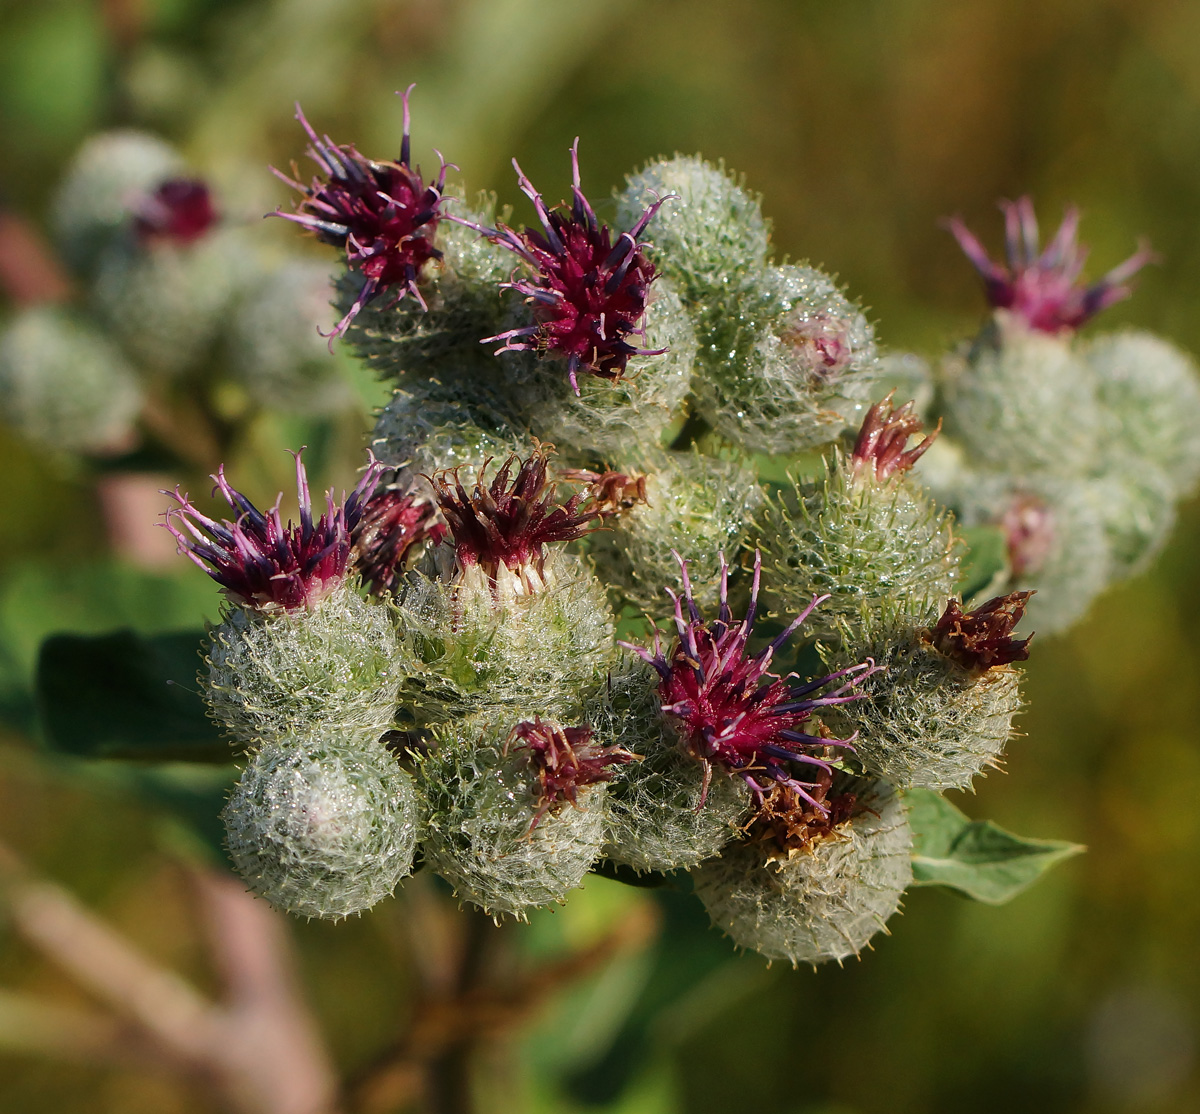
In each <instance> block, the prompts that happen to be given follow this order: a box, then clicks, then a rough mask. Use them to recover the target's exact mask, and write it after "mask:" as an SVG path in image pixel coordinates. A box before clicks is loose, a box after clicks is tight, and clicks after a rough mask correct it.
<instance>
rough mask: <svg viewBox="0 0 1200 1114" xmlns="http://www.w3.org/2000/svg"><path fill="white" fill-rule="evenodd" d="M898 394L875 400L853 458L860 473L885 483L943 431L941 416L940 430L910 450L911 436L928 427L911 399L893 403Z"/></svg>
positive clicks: (856, 443)
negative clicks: (897, 404) (900, 404)
mask: <svg viewBox="0 0 1200 1114" xmlns="http://www.w3.org/2000/svg"><path fill="white" fill-rule="evenodd" d="M895 393H896V392H895V391H892V392H891V393H890V394H889V395H888V396H887V398H885V399H881V400H880V401H879V402H877V403H875V405H874V406H872V407H871V409H870V410H868V411H867V416H866V417H865V418H864V419H863V424H862V428H861V429H860V430H859V431H858V439H857V440H856V441H855V442H854V452H853V453H852V454H851V458H850V459H851V460H852V461H853V467H854V471H855V474H856V475H857V474H862V473H866V474H867V475H873V476H874V477H875V479H876V480H879V481H880V482H882V481H884V480H887V479H890V478H891V477H892V476H895V475H897V474H898V473H903V472H907V471H908V470H909V469H910V468H911V467H912V466H913V465H914V464H916V463H917V461H918V460H920V459H921V457H922V456H923V455H924V453H925V452H926V450H927V449H928V448H929V446H930V445H932V444H933V442H934V440H935V439H936V438H937V435H938V434H939V433H940V432H941V431H942V422H941V419H940V418H939V419H938V424H937V429H935V430H934V431H933V432H932V433H927V434H926V435H925V437H924V438H923V439H922V440H921V441H919V442H918V443H917V444H915V445H914V446H913V447H912V448H911V449H906V448H905V446H906V445H907V444H908V439H909V438H910V437H912V436H914V435H915V434H918V433H921V432H923V431H924V428H925V427H924V426H923V425H922V423H921V419H920V418H918V417H917V412H916V409H915V407H914V406H913V404H912V403H911V402H906V403H905V404H904V405H903V406H901V407H900V408H899V409H896V408H895V407H894V406H893V405H892V395H894V394H895Z"/></svg>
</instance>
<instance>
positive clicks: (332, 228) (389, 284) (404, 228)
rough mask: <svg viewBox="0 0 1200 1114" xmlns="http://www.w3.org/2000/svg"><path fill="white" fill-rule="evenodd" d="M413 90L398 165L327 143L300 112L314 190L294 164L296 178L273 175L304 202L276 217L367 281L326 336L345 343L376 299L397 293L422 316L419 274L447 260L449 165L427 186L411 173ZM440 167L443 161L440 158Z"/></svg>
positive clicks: (417, 173) (415, 171) (418, 174)
mask: <svg viewBox="0 0 1200 1114" xmlns="http://www.w3.org/2000/svg"><path fill="white" fill-rule="evenodd" d="M412 90H413V87H412V86H411V85H410V86H409V87H408V89H407V90H406V91H405V92H404V93H403V94H402V95H403V97H404V137H403V139H402V140H401V143H400V160H399V162H373V161H372V160H370V159H367V158H364V157H363V156H362V155H360V154H359V153H358V151H357V150H355V148H354V147H352V146H339V145H338V144H336V143H334V142H333V140H332V139H330V138H329V136H325V137H324V138H322V137H320V136H318V135H317V133H316V132H315V131H314V130H313V128H312V126H311V125H310V124H309V122H308V121H307V120H306V119H305V117H304V113H303V112H302V111H301V110H300V106H299V105H296V119H297V120H299V121H300V123H301V125H302V126H303V128H304V130H305V132H307V134H308V138H309V140H310V143H309V147H308V157H309V158H310V159H312V160H313V162H315V163H316V164H317V166H318V167H319V168H320V173H319V174H318V175H317V176H316V177H314V178H313V181H312V185H311V186H305V185H303V184H301V182H300V181H299V174H300V171H299V170H298V169H297V168H296V166H295V165H294V164H293V167H292V177H290V178H289V177H288V176H287V175H286V174H282V173H281V172H280V171H278V170H276V169H275V168H274V167H272V168H271V170H272V172H273V173H274V174H275V175H276V177H278V178H279V179H280V180H281V181H282V182H284V183H285V184H287V185H289V186H291V188H292V189H294V190H297V191H299V192H300V193H301V194H303V195H304V199H303V200H302V201H300V202H299V204H298V205H297V206H296V211H295V212H294V213H284V212H279V211H276V212H275V213H273V214H269V215H272V216H279V217H283V218H284V220H290V221H295V222H296V223H297V224H299V225H301V226H303V227H304V228H306V229H308V231H310V232H311V233H313V235H315V236H316V237H317V239H318V240H320V241H321V242H322V243H326V244H333V245H334V246H335V247H339V248H343V249H344V250H345V252H346V263H347V265H348V266H349V267H350V269H351V270H353V271H358V272H359V274H361V275H362V277H363V280H364V281H363V286H362V289H361V290H360V291H359V293H358V297H357V298H356V299H355V301H354V304H353V305H352V306H351V307H350V311H349V312H348V313H347V314H346V316H345V317H343V318H342V319H341V321H339V322H338V323H337V325H336V326H334V329H333V332H332V333H330V334H329V336H330V340H331V343H332V338H333V337H338V336H341V335H342V334H343V333H345V331H346V330H347V329H348V328H349V327H350V323H351V322H352V321H353V320H354V318H355V317H357V316H358V313H359V311H360V310H361V309H362V308H363V306H365V305H366V304H367V303H368V302H369V301H371V299H372V298H374V297H375V296H376V295H378V294H382V293H384V292H385V291H394V292H395V298H394V300H393V302H392V304H393V305H395V303H396V302H399V301H401V300H402V299H403V298H404V297H405V296H406V295H411V296H412V297H413V298H414V299H416V301H417V302H418V303H419V304H420V305H421V308H422V309H424V308H425V300H424V298H422V297H421V291H420V288H419V287H418V285H417V283H418V280H419V279H420V277H421V269H422V268H423V267H424V266H425V264H426V263H428V262H429V260H431V259H440V258H441V257H442V253H441V252H440V251H438V249H437V248H435V247H434V246H433V237H434V233H435V232H436V230H437V225H438V221H439V220H441V219H442V218H443V217H444V216H445V214H444V213H443V212H442V206H443V205H444V204H445V198H444V197H443V193H444V191H445V188H446V170H447V169H448V168H449V166H450V165H451V164H449V163H447V162H446V161H445V160H444V159H442V163H441V169H440V171H439V173H438V177H437V179H436V181H431V182H430V183H429V184H428V185H426V184H425V180H424V179H423V178H422V177H421V171H420V168H419V167H418V168H416V169H414V168H413V167H412V166H410V165H409V123H410V121H409V111H408V98H409V94H410V93H411V92H412ZM438 158H439V159H441V155H440V154H439V155H438Z"/></svg>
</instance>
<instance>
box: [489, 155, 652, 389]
mask: <svg viewBox="0 0 1200 1114" xmlns="http://www.w3.org/2000/svg"><path fill="white" fill-rule="evenodd" d="M513 167H514V168H515V169H516V172H517V181H518V183H519V184H520V187H521V192H522V193H524V194H525V196H526V197H528V198H529V199H530V200H531V201H532V202H533V205H534V208H535V209H536V210H537V215H538V219H539V220H540V221H541V224H542V230H541V231H540V232H539V231H538V230H536V229H533V228H526V229H525V231H524V232H516V231H514V230H513V229H511V228H509V227H508V226H507V225H503V224H497V225H496V227H495V228H483V227H480V226H478V225H471V227H473V228H476V229H477V231H479V232H482V233H483V234H484V235H485V236H487V237H488V238H489V239H491V240H493V241H494V242H495V243H497V244H500V245H501V246H502V247H505V248H507V249H508V250H509V251H511V252H513V253H514V254H515V255H517V256H518V257H519V258H520V259H521V260H522V261H523V262H524V264H525V267H526V270H527V274H526V276H525V277H524V278H516V277H514V278H513V280H512V281H511V282H506V283H504V284H502V285H503V286H504V287H506V288H507V289H510V290H515V291H517V292H518V293H520V294H523V295H525V301H526V302H527V303H528V304H529V305H531V306H532V307H533V317H534V324H532V325H528V326H525V327H524V328H520V329H510V330H509V331H508V332H504V333H499V334H497V335H496V336H493V337H485V338H484V340H483V341H482V342H481V343H483V344H489V343H492V342H493V341H503V342H504V343H503V345H502V346H501V347H500V348H499V349H497V352H505V351H535V352H540V353H541V354H542V355H544V356H557V357H559V358H561V359H564V360H566V362H567V372H568V375H569V377H570V380H571V386H572V387H574V388H575V393H576V394H578V393H579V381H578V374H579V372H581V371H582V372H586V373H587V374H589V375H595V376H599V377H600V378H601V379H620V378H621V377H622V376H623V375H624V374H625V368H626V365H627V364H628V363H629V358H630V357H631V356H656V355H659V354H660V353H661V352H664V351H666V349H657V348H656V349H648V348H638V347H636V346H635V345H633V344H631V343H630V342H629V338H630V337H631V336H639V337H641V338H642V339H643V341H644V340H645V329H644V326H643V324H642V322H643V318H644V317H645V313H646V305H647V303H648V301H649V297H650V284H651V283H652V282H653V281H654V280H655V279H656V278H657V277H658V275H657V273H656V272H655V269H654V265H653V264H652V263H651V262H650V260H649V259H647V258H646V255H645V252H644V251H643V248H645V247H646V244H645V243H644V242H643V241H641V240H639V239H638V237H639V236H641V234H642V233H643V232H644V231H645V229H646V225H647V224H649V223H650V221H651V219H652V218H653V217H654V214H655V213H657V212H658V210H659V208H660V207H661V206H662V204H663V202H665V201H666V200H667V198H665V197H664V198H661V199H660V200H658V201H656V202H654V204H653V205H651V206H650V208H648V209H646V210H645V211H644V212H643V213H642V215H641V217H639V218H638V221H637V223H636V224H635V225H634V226H633V228H631V229H630V230H629V231H628V232H622V233H621V234H620V235H618V236H617V238H616V243H615V244H614V243H613V234H612V231H611V230H610V229H609V227H608V225H606V224H601V223H600V222H599V221H598V220H597V218H596V214H595V213H594V212H593V211H592V206H591V205H590V204H589V202H588V199H587V198H586V197H584V195H583V190H582V189H580V186H579V140H578V139H576V140H575V143H574V144H573V145H572V147H571V191H572V194H573V197H574V200H573V201H572V203H571V206H570V208H568V207H567V205H566V202H563V203H562V204H561V205H559V206H558V207H557V208H555V209H552V210H551V209H547V208H546V205H545V202H543V200H542V195H541V194H540V193H538V191H537V190H536V189H534V187H533V184H532V183H531V182H530V181H529V179H528V178H527V177H525V174H524V172H523V171H522V170H521V168H520V166H519V165H518V164H517V161H516V159H513Z"/></svg>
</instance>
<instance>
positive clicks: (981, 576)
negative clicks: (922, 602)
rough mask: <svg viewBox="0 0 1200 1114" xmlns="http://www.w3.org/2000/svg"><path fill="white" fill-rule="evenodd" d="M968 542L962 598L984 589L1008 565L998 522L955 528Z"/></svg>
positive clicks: (962, 582)
mask: <svg viewBox="0 0 1200 1114" xmlns="http://www.w3.org/2000/svg"><path fill="white" fill-rule="evenodd" d="M958 535H959V537H961V538H962V540H963V541H964V542H966V544H967V555H966V556H965V557H964V558H963V563H962V580H961V582H960V584H959V589H960V591H961V592H962V598H963V599H964V600H969V599H970V598H971V597H972V596H974V595H976V594H978V593H980V592H982V591H983V590H984V589H986V588H987V587H988V586H989V585H990V584H991V583H992V582H993V581H994V580H996V578H997V577H998V576H999V575H1000V574H1001V573H1003V572H1005V570H1007V568H1008V538H1007V537H1006V536H1005V534H1004V531H1003V530H1001V529H1000V528H999V527H998V526H968V527H965V528H963V529H960V530H959V531H958Z"/></svg>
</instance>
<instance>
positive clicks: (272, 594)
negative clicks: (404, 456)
mask: <svg viewBox="0 0 1200 1114" xmlns="http://www.w3.org/2000/svg"><path fill="white" fill-rule="evenodd" d="M303 452H304V450H303V449H301V450H300V452H298V453H295V454H293V455H294V456H295V458H296V487H297V489H298V492H299V497H300V524H299V525H298V526H297V525H293V524H292V522H291V521H290V520H289V521H288V524H287V525H286V526H284V524H283V520H282V518H281V517H280V514H279V503H280V500H282V498H283V496H282V494H281V495H280V496H279V499H277V500H276V501H275V506H273V507H272V508H271V509H270V510H269V511H268V512H266V513H265V514H264V513H263V512H262V511H260V510H259V509H258V508H257V507H256V506H255V505H254V504H253V503H251V502H250V500H249V499H247V498H246V496H244V495H243V494H242V493H241V492H240V491H237V490H235V489H234V488H233V487H231V486H230V484H229V481H228V480H226V479H225V471H224V468H220V469H218V470H217V474H216V475H215V476H213V477H212V479H213V481H214V482H215V484H216V487H215V489H214V493H215V492H216V491H219V492H220V493H221V495H222V496H224V498H225V501H226V502H227V503H228V504H229V505H230V507H232V508H233V510H234V511H236V512H237V517H236V518H235V519H234V520H233V521H230V520H228V519H226V520H224V521H221V522H217V521H216V520H215V519H212V518H209V517H208V516H207V515H205V514H203V513H202V512H201V511H200V510H199V509H198V508H197V507H195V506H194V505H193V504H192V502H191V500H190V499H189V498H188V496H186V495H181V494H180V493H179V488H176V489H175V491H174V492H169V491H168V492H164V494H166V495H172V496H173V497H174V499H175V500H176V502H178V504H179V506H177V507H172V508H171V509H170V510H169V511H167V513H166V515H165V516H164V519H165V521H164V522H163V525H164V526H165V527H166V528H167V529H168V530H170V531H171V533H172V534H173V535H174V536H175V540H176V541H177V542H178V543H179V552H180V553H184V554H186V555H187V556H188V557H189V558H190V559H191V560H192V561H194V562H195V563H196V564H197V565H198V566H199V567H200V568H202V569H203V570H204V571H205V572H206V573H208V575H209V576H211V577H212V578H213V580H215V581H216V582H217V583H218V584H219V585H221V587H222V588H223V589H224V591H225V595H226V596H227V597H228V598H229V599H230V600H231V601H233V602H234V603H239V604H243V605H245V606H246V607H250V608H253V609H254V610H255V611H260V612H264V613H272V612H279V611H296V610H298V609H300V608H311V607H314V606H315V605H316V604H317V603H319V602H320V601H321V600H323V599H324V598H325V597H326V596H328V595H329V594H330V593H331V592H333V591H335V590H336V589H337V588H338V587H340V586H341V585H342V584H343V583H344V582H345V579H346V571H347V568H348V566H349V563H350V558H351V534H352V533H353V532H354V530H355V528H356V527H357V526H358V524H359V520H360V519H361V517H362V513H363V507H364V505H365V503H366V501H367V500H368V499H369V497H370V495H371V492H372V491H374V489H375V485H376V484H377V483H378V482H379V476H380V473H381V472H382V471H383V465H381V464H379V463H378V462H375V461H372V463H371V465H370V467H369V468H368V469H367V470H366V472H365V473H364V474H363V477H362V479H361V480H360V481H359V483H358V486H357V487H356V488H355V489H354V491H353V492H352V493H351V494H350V496H349V498H346V497H344V496H343V499H342V502H341V503H335V502H334V498H333V492H332V490H331V491H329V492H328V493H327V494H326V497H325V499H326V507H327V510H326V513H325V514H323V515H321V517H320V518H318V519H317V520H316V521H315V522H314V521H313V514H312V500H311V499H310V497H309V492H308V476H307V475H306V474H305V471H304V462H303V460H302V459H301V456H302V454H303ZM185 531H186V533H185Z"/></svg>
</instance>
